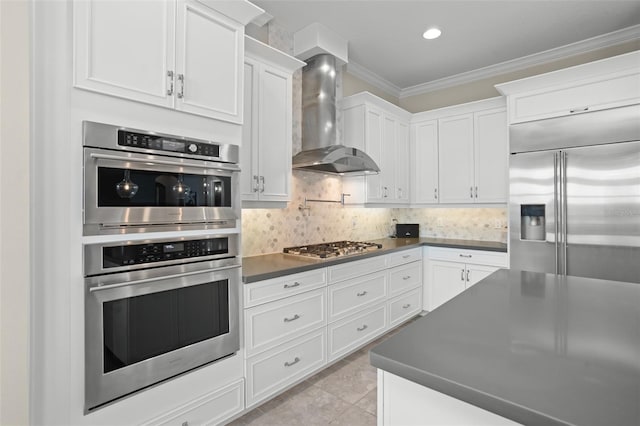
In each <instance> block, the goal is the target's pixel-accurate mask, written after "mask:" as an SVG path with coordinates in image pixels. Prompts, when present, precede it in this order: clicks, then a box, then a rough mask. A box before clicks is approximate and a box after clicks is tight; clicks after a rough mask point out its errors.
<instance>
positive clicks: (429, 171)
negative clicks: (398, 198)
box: [411, 120, 438, 204]
mask: <svg viewBox="0 0 640 426" xmlns="http://www.w3.org/2000/svg"><path fill="white" fill-rule="evenodd" d="M413 132H414V133H413V140H412V143H411V148H412V150H411V166H412V167H411V173H412V179H411V193H412V194H413V196H412V200H411V202H412V203H419V204H422V203H437V202H438V122H437V121H436V120H433V121H427V122H424V123H417V124H416V125H415V126H414V128H413Z"/></svg>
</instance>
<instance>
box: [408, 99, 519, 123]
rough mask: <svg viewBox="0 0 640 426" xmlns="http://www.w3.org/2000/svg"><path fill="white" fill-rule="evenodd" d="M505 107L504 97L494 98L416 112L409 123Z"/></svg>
mask: <svg viewBox="0 0 640 426" xmlns="http://www.w3.org/2000/svg"><path fill="white" fill-rule="evenodd" d="M506 105H507V103H506V99H505V97H504V96H496V97H495V98H489V99H482V100H479V101H473V102H467V103H466V104H459V105H452V106H448V107H444V108H438V109H432V110H429V111H423V112H418V113H415V114H413V115H412V117H411V123H419V122H422V121H427V120H435V119H438V118H443V117H450V116H453V115H459V114H469V113H473V112H476V111H482V110H487V109H493V108H505V107H506Z"/></svg>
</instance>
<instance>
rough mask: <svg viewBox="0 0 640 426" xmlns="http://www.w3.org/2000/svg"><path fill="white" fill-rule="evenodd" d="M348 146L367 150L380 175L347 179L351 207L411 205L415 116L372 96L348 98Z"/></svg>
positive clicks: (345, 107) (345, 116)
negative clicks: (411, 129)
mask: <svg viewBox="0 0 640 426" xmlns="http://www.w3.org/2000/svg"><path fill="white" fill-rule="evenodd" d="M342 106H343V120H344V132H343V135H344V144H345V145H346V146H351V147H354V148H358V149H361V150H363V151H364V152H366V153H367V155H369V156H370V157H371V159H372V160H373V161H375V162H376V164H377V165H378V167H380V173H379V174H377V175H367V176H359V177H345V178H343V190H344V191H345V192H346V193H348V194H351V196H350V197H348V198H347V203H356V204H362V203H363V204H405V205H406V204H408V203H409V198H410V197H409V195H410V185H409V183H410V180H409V173H410V172H409V121H410V117H411V114H410V113H409V112H407V111H404V110H403V109H401V108H399V107H397V106H395V105H393V104H390V103H389V102H387V101H385V100H383V99H381V98H378V97H377V96H375V95H372V94H371V93H368V92H363V93H358V94H356V95H353V96H349V97H347V98H344V99H343V101H342Z"/></svg>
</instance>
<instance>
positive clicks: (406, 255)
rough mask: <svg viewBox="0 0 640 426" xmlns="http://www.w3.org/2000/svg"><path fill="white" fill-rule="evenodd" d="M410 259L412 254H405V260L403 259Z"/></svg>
mask: <svg viewBox="0 0 640 426" xmlns="http://www.w3.org/2000/svg"><path fill="white" fill-rule="evenodd" d="M410 257H411V255H410V254H405V255H404V256H402V258H403V259H408V258H410Z"/></svg>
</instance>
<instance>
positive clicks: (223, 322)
mask: <svg viewBox="0 0 640 426" xmlns="http://www.w3.org/2000/svg"><path fill="white" fill-rule="evenodd" d="M84 145H85V147H84V161H85V163H84V167H85V168H84V177H85V180H84V189H85V192H84V197H85V198H84V207H85V210H84V220H85V222H84V232H85V235H101V234H123V233H139V232H155V231H168V230H170V231H180V230H194V229H195V230H198V229H200V230H203V231H205V232H203V233H202V234H200V235H194V233H193V232H190V233H188V236H187V235H184V233H178V234H176V233H175V232H172V233H171V234H167V235H171V236H170V237H166V238H158V237H154V238H152V239H144V237H143V238H142V239H141V238H140V237H141V236H138V237H136V238H131V239H130V240H126V241H122V237H119V238H117V240H116V241H112V242H104V241H106V240H105V237H101V238H100V239H97V240H99V241H100V242H97V243H92V242H91V241H92V239H89V240H88V241H89V243H87V244H85V246H84V276H85V280H84V295H85V297H84V300H85V410H86V411H87V412H88V411H90V410H93V409H96V408H99V407H101V406H103V405H104V404H107V403H109V402H112V401H114V400H116V399H118V398H121V397H123V396H125V395H128V394H131V393H133V392H136V391H139V390H141V389H143V388H145V387H148V386H151V385H154V384H156V383H158V382H161V381H163V380H166V379H169V378H171V377H174V376H176V375H179V374H182V373H185V372H187V371H189V370H192V369H194V368H198V367H200V366H203V365H205V364H207V363H210V362H213V361H216V360H219V359H221V358H224V357H227V356H229V355H232V354H234V353H235V352H237V351H238V349H239V348H240V342H239V286H240V282H241V276H240V275H241V272H240V266H241V260H240V257H239V243H240V236H239V232H238V228H237V220H238V219H239V216H240V208H239V202H238V191H237V189H238V177H237V174H238V171H239V169H238V166H237V164H236V163H237V153H238V151H237V147H235V146H229V145H221V144H216V143H211V142H207V141H202V140H193V139H186V138H182V137H179V136H170V135H160V134H157V133H153V132H144V131H140V130H132V129H125V128H121V127H117V126H110V125H105V124H99V123H90V122H85V123H84ZM154 235H156V236H157V235H158V234H157V233H156V234H154ZM176 235H177V236H176ZM107 239H108V238H107Z"/></svg>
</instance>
